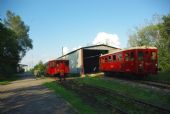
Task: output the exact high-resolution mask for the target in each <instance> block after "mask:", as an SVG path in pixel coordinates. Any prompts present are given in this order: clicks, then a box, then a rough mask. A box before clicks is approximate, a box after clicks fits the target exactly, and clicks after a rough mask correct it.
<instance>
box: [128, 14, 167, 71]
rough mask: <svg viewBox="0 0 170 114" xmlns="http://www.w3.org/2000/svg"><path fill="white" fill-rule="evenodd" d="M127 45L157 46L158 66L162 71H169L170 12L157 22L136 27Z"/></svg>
mask: <svg viewBox="0 0 170 114" xmlns="http://www.w3.org/2000/svg"><path fill="white" fill-rule="evenodd" d="M128 45H129V46H130V47H135V46H155V47H157V48H158V51H159V53H158V54H159V58H158V61H159V67H160V68H161V69H162V71H170V14H169V15H167V16H163V17H162V21H161V22H159V23H156V24H155V23H154V24H150V25H147V26H144V27H140V28H139V27H138V28H136V30H135V32H134V33H132V34H131V35H130V36H129V40H128Z"/></svg>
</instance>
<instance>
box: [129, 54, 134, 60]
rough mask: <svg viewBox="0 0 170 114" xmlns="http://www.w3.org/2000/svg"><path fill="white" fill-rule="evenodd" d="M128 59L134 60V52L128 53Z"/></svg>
mask: <svg viewBox="0 0 170 114" xmlns="http://www.w3.org/2000/svg"><path fill="white" fill-rule="evenodd" d="M130 60H131V61H133V60H134V52H131V53H130Z"/></svg>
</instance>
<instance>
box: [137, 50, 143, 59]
mask: <svg viewBox="0 0 170 114" xmlns="http://www.w3.org/2000/svg"><path fill="white" fill-rule="evenodd" d="M143 56H144V54H143V52H142V51H139V52H138V60H139V61H143Z"/></svg>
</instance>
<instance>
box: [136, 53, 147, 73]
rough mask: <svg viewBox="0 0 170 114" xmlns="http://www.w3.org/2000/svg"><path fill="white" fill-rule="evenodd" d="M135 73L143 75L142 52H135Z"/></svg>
mask: <svg viewBox="0 0 170 114" xmlns="http://www.w3.org/2000/svg"><path fill="white" fill-rule="evenodd" d="M136 67H137V73H138V74H144V73H145V70H144V50H137V66H136Z"/></svg>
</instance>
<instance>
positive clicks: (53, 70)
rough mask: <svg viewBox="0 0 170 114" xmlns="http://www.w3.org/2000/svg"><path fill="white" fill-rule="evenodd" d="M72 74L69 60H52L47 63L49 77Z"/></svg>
mask: <svg viewBox="0 0 170 114" xmlns="http://www.w3.org/2000/svg"><path fill="white" fill-rule="evenodd" d="M69 72H70V69H69V61H68V60H51V61H49V62H48V63H47V66H46V74H47V75H52V76H55V75H59V74H61V73H64V75H67V74H68V73H69Z"/></svg>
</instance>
